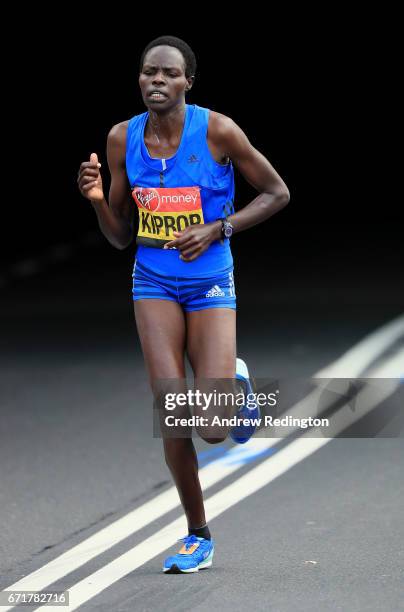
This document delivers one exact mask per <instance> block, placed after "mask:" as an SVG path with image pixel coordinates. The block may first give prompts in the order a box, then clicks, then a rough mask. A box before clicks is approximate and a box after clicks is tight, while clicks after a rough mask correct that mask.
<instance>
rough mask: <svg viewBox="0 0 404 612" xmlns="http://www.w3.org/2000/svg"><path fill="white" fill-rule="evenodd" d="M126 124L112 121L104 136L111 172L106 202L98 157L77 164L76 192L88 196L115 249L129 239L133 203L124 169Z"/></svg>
mask: <svg viewBox="0 0 404 612" xmlns="http://www.w3.org/2000/svg"><path fill="white" fill-rule="evenodd" d="M126 129H127V128H126V124H125V123H119V124H117V125H114V127H113V128H112V129H111V131H110V132H109V134H108V139H107V160H108V166H109V171H110V173H111V187H110V190H109V198H108V199H109V202H107V200H106V198H105V196H104V191H103V187H102V178H101V174H100V170H99V169H100V166H101V164H99V163H98V157H97V155H96V154H95V153H92V154H91V156H90V161H88V162H83V163H82V164H81V166H80V171H79V177H78V181H77V182H78V185H79V189H80V193H81V194H82V195H83V196H84V197H85V198H87V199H88V200H90V202H91V204H92V205H93V208H94V210H95V212H96V214H97V218H98V224H99V226H100V229H101V231H102V233H103V234H104V236H105V237H106V239H107V240H108V241H109V242H110V243H111V244H112V245H113V246H114V247H116V248H117V249H125V248H126V247H127V246H129V244H130V243H131V242H132V240H133V235H134V212H135V206H134V202H133V199H132V196H131V190H130V185H129V181H128V177H127V173H126Z"/></svg>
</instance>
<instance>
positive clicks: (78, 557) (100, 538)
mask: <svg viewBox="0 0 404 612" xmlns="http://www.w3.org/2000/svg"><path fill="white" fill-rule="evenodd" d="M277 442H278V440H277V439H275V438H272V439H270V440H260V439H252V440H250V442H248V448H250V449H251V450H254V449H255V450H256V451H257V452H258V451H259V450H261V449H263V448H268V447H270V446H272V445H274V444H276V443H277ZM246 446H247V445H246ZM237 452H238V447H237V446H235V447H233V448H231V449H230V450H229V451H228V456H229V457H231V456H233V455H236V454H237ZM241 467H242V464H240V463H239V464H234V465H226V464H222V463H220V460H216V461H212V462H211V463H209V464H208V465H207V466H205V467H204V468H202V469H201V470H200V471H199V477H200V481H201V486H202V488H203V490H207V489H208V488H209V487H211V486H212V485H214V484H216V483H217V482H219V481H220V480H222V479H223V478H226V477H227V476H229V475H230V474H233V473H234V472H236V471H237V470H238V469H240V468H241ZM179 505H180V500H179V497H178V492H177V489H176V487H171V488H170V489H168V490H167V491H164V492H163V493H160V494H159V495H157V496H156V497H153V499H151V500H150V501H148V502H146V503H145V504H143V505H142V506H140V507H139V508H136V509H135V510H133V511H132V512H129V514H126V515H125V516H123V517H122V518H120V519H118V520H117V521H114V522H113V523H111V524H110V525H108V526H107V527H104V528H103V529H101V530H100V531H98V532H97V533H95V534H94V535H92V536H90V537H89V538H87V539H86V540H84V541H83V542H80V544H77V546H74V547H73V548H71V549H70V550H68V551H66V552H65V553H63V554H62V555H60V556H59V557H57V558H56V559H53V560H52V561H50V562H49V563H47V564H46V565H44V566H42V567H40V568H39V569H38V570H36V571H35V572H32V573H31V574H29V575H28V576H25V577H24V578H22V579H21V580H18V582H15V583H14V584H13V585H11V586H9V587H7V590H14V591H41V590H43V589H45V588H46V587H47V586H49V585H50V584H52V583H53V582H56V581H57V580H59V579H60V578H62V577H63V576H66V575H67V574H69V573H70V572H73V571H74V570H76V569H77V568H79V567H80V566H82V565H84V564H85V563H87V562H88V561H90V560H91V559H93V558H94V557H97V556H98V555H100V554H101V553H103V552H105V551H106V550H108V549H109V548H112V547H113V546H115V545H116V544H118V543H119V542H121V541H122V540H124V539H125V538H127V537H129V536H130V535H133V534H134V533H136V532H137V531H139V530H140V529H143V527H145V526H146V525H149V523H152V522H153V521H154V520H156V519H158V518H160V517H161V516H163V515H164V514H166V513H167V512H169V511H170V510H173V509H174V508H176V507H178V506H179ZM12 607H14V606H10V607H8V608H2V610H4V612H5V611H6V610H10V609H11V608H12Z"/></svg>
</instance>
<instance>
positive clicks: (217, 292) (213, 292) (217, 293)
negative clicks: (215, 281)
mask: <svg viewBox="0 0 404 612" xmlns="http://www.w3.org/2000/svg"><path fill="white" fill-rule="evenodd" d="M206 297H224V291H222V290H221V289H220V287H219V285H214V286H213V287H212V289H209V291H208V292H207V294H206Z"/></svg>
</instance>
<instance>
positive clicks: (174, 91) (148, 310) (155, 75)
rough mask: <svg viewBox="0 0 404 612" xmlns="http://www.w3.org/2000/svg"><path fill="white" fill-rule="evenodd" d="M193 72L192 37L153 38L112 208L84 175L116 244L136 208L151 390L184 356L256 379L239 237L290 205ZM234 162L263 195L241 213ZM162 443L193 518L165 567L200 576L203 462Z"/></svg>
mask: <svg viewBox="0 0 404 612" xmlns="http://www.w3.org/2000/svg"><path fill="white" fill-rule="evenodd" d="M195 74H196V59H195V55H194V53H193V51H192V50H191V48H190V47H189V46H188V44H187V43H186V42H184V41H183V40H181V39H179V38H176V37H174V36H162V37H159V38H157V39H155V40H153V41H151V42H150V43H149V44H148V45H147V46H146V48H145V49H144V51H143V53H142V55H141V59H140V71H139V86H140V90H141V94H142V98H143V102H144V104H145V106H146V108H147V111H146V112H144V113H142V114H140V115H136V116H134V117H132V118H131V119H129V120H127V121H123V122H122V123H119V124H117V125H115V126H113V127H112V129H111V130H110V132H109V134H108V139H107V160H108V166H109V171H110V174H111V187H110V191H109V197H108V201H107V199H106V198H105V195H104V191H103V186H102V178H101V174H100V167H101V164H99V162H98V157H97V155H96V154H95V153H92V154H91V156H90V161H87V162H83V163H82V164H81V166H80V170H79V176H78V185H79V189H80V192H81V193H82V195H83V196H84V197H86V198H87V199H88V200H90V201H91V204H92V206H93V208H94V210H95V212H96V215H97V218H98V223H99V226H100V229H101V231H102V232H103V234H104V235H105V237H106V238H107V239H108V241H109V242H110V243H111V244H112V245H113V246H115V247H116V248H118V249H125V248H126V247H127V246H128V245H129V244H130V243H131V242H132V239H133V237H134V219H135V206H136V207H137V209H138V214H139V229H138V233H137V238H136V242H137V245H138V248H137V252H136V258H135V262H134V269H133V300H134V311H135V320H136V325H137V330H138V334H139V338H140V342H141V346H142V351H143V355H144V360H145V365H146V369H147V372H148V376H149V380H150V384H151V387H152V389H155V386H156V385H157V383H158V381H159V380H162V379H176V380H183V379H185V378H186V373H185V353H186V354H187V356H188V359H189V362H190V365H191V367H192V370H193V373H194V376H195V378H199V379H213V378H216V379H234V378H235V377H236V363H237V366H238V369H239V372H238V374H237V377H240V378H245V379H247V380H248V370H247V368H246V365H245V364H244V362H242V360H239V359H237V360H236V294H235V285H234V278H233V258H232V253H231V249H230V240H231V237H232V235H233V234H234V233H238V232H241V231H244V230H246V229H248V228H250V227H252V226H254V225H257V224H258V223H262V222H263V221H266V220H267V219H268V218H269V217H271V216H272V215H274V214H275V213H276V212H278V211H279V210H281V209H282V208H284V206H286V204H287V203H288V201H289V192H288V189H287V187H286V185H285V183H284V182H283V180H282V179H281V177H280V176H279V175H278V174H277V172H276V171H275V170H274V168H273V167H272V165H271V164H270V162H269V161H268V160H267V159H266V158H265V157H264V156H263V155H262V154H261V153H260V152H259V151H257V149H255V148H254V147H253V146H252V145H251V143H250V142H249V140H248V138H247V137H246V135H245V134H244V132H243V131H242V130H241V129H240V127H239V126H238V125H236V123H235V122H234V121H232V119H230V118H229V117H227V116H225V115H222V114H221V113H217V112H213V111H211V110H209V109H207V108H203V107H200V106H198V105H196V104H187V103H186V101H185V98H186V94H187V92H188V91H189V90H190V89H191V88H192V85H193V83H194V80H195ZM233 164H234V166H236V168H237V169H238V170H239V171H240V173H241V174H242V175H243V177H244V178H245V179H246V180H247V181H248V182H249V183H250V184H251V185H252V186H253V187H254V188H255V189H256V190H257V192H258V194H259V195H258V196H257V197H256V198H255V199H254V200H253V201H252V202H250V203H249V204H248V205H246V206H245V207H244V208H242V209H241V210H239V211H238V212H235V211H234V174H233ZM239 412H240V414H242V413H243V410H242V409H241V410H239ZM252 431H253V429H251V428H250V429H248V430H246V431H245V432H244V434H243V432H241V433H240V431H239V430H238V431H237V432H234V431H233V435H232V438H233V439H234V440H235V441H238V442H245V441H246V440H247V439H248V438H249V437H250V436H251V434H252ZM198 433H200V430H198ZM201 435H202V436H203V433H202V434H201ZM206 440H207V441H208V442H219V441H223V437H216V438H209V437H207V438H206ZM163 444H164V452H165V459H166V462H167V465H168V467H169V469H170V471H171V473H172V476H173V479H174V481H175V484H176V487H177V489H178V493H179V496H180V499H181V502H182V505H183V509H184V512H185V515H186V518H187V523H188V535H187V536H186V537H185V538H183V546H182V548H181V550H180V551H179V553H178V554H176V555H173V556H170V557H168V558H167V559H166V560H165V562H164V564H163V570H164V571H165V572H170V573H178V572H184V573H189V572H195V571H198V569H201V568H204V567H209V566H210V565H211V564H212V557H213V552H214V543H213V540H212V538H211V534H210V531H209V527H208V525H207V523H206V517H205V511H204V503H203V496H202V490H201V485H200V482H199V477H198V462H197V456H196V452H195V448H194V444H193V441H192V438H191V437H181V438H180V437H178V438H172V437H171V438H170V437H167V438H163Z"/></svg>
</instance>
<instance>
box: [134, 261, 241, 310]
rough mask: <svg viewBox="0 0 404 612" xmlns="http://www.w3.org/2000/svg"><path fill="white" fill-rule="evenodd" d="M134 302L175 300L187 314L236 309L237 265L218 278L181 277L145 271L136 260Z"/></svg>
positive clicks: (146, 269)
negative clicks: (211, 309) (235, 280)
mask: <svg viewBox="0 0 404 612" xmlns="http://www.w3.org/2000/svg"><path fill="white" fill-rule="evenodd" d="M132 278H133V288H132V294H133V300H134V301H136V300H144V299H151V298H153V299H157V300H171V301H173V302H177V303H178V304H181V306H182V307H183V309H184V310H185V311H186V312H191V311H192V310H204V309H205V308H232V309H233V310H235V309H236V292H235V287H234V277H233V265H231V266H230V267H229V268H227V269H226V270H224V271H223V272H221V273H220V274H219V275H217V274H215V275H214V276H201V277H194V278H180V277H178V276H166V275H162V274H158V273H157V272H153V271H152V270H150V269H149V268H145V267H144V266H143V265H142V264H140V263H139V262H138V261H137V260H136V259H135V264H134V266H133V274H132Z"/></svg>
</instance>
